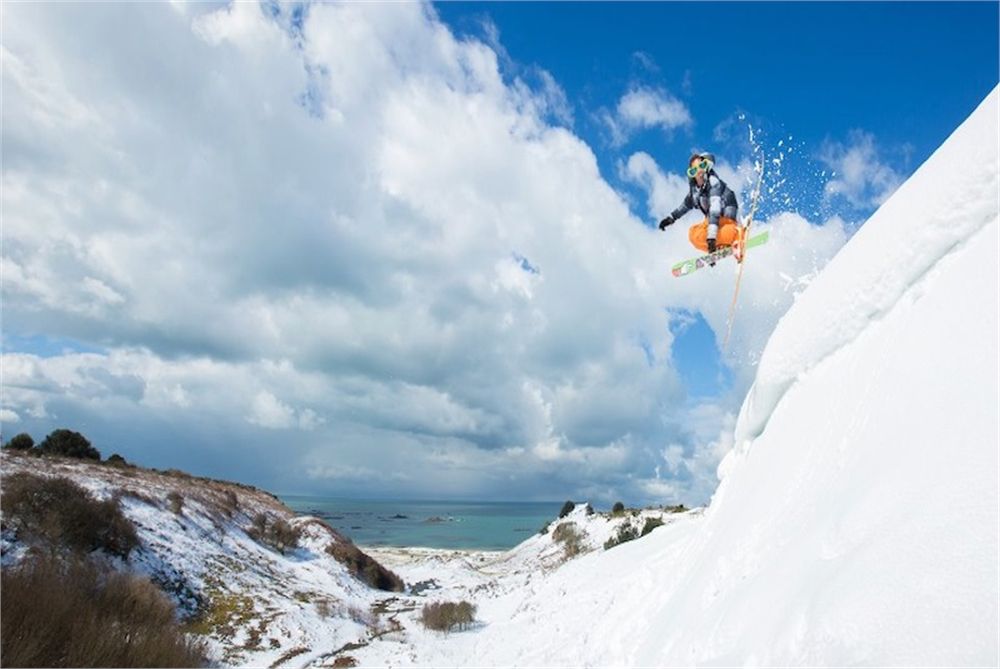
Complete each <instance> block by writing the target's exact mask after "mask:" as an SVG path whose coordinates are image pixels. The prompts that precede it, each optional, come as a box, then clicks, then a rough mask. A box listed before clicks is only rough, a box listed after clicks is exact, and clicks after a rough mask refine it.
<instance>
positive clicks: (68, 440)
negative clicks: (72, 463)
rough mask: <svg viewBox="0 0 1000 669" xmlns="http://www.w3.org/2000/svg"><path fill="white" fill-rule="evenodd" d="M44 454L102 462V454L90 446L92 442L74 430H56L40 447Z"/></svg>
mask: <svg viewBox="0 0 1000 669" xmlns="http://www.w3.org/2000/svg"><path fill="white" fill-rule="evenodd" d="M38 448H39V449H40V450H41V451H42V452H43V453H47V454H51V455H64V456H66V457H68V458H83V459H85V460H100V459H101V453H100V451H98V450H97V449H96V448H94V447H93V446H91V445H90V442H89V441H88V440H87V438H86V437H84V436H83V435H82V434H80V433H79V432H73V431H72V430H55V431H53V432H52V433H51V434H49V436H47V437H45V439H44V440H43V441H42V443H40V444H39V445H38Z"/></svg>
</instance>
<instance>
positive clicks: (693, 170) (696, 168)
mask: <svg viewBox="0 0 1000 669" xmlns="http://www.w3.org/2000/svg"><path fill="white" fill-rule="evenodd" d="M707 171H708V161H707V160H703V161H701V162H700V163H698V164H697V165H692V166H691V167H689V168H688V176H689V177H691V178H692V179H694V178H695V177H696V176H698V172H707Z"/></svg>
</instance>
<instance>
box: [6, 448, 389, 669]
mask: <svg viewBox="0 0 1000 669" xmlns="http://www.w3.org/2000/svg"><path fill="white" fill-rule="evenodd" d="M2 457H3V460H2V462H3V476H4V482H5V485H6V483H7V482H8V481H9V480H10V479H9V478H8V477H10V476H12V475H15V474H17V473H19V472H28V473H32V474H39V475H43V476H60V477H65V478H68V479H70V480H72V481H74V482H75V483H77V484H79V485H81V486H82V487H84V488H86V489H87V490H88V491H90V492H91V493H92V494H93V495H94V497H96V498H98V499H108V498H110V497H111V496H119V498H120V500H121V505H122V509H123V511H124V512H125V515H126V516H127V517H128V518H129V519H130V520H131V521H132V522H133V523H134V524H135V525H136V529H137V530H138V534H139V538H140V541H141V543H140V547H139V548H138V549H136V550H135V551H133V552H132V554H131V555H130V556H129V566H128V568H129V569H131V570H134V571H136V572H138V573H141V574H146V575H148V576H149V577H151V578H152V579H153V581H154V582H155V583H157V584H158V585H160V586H161V588H162V589H164V590H165V591H166V592H167V593H169V594H170V595H171V596H172V598H173V599H174V601H175V602H176V603H177V604H178V607H179V612H180V613H181V614H182V615H183V616H184V617H185V618H191V617H194V616H197V617H198V622H197V623H195V626H194V629H195V630H196V631H197V632H198V633H200V634H202V635H204V636H205V638H206V639H207V640H208V641H209V650H210V652H211V654H212V659H213V660H214V661H217V662H220V663H222V664H223V665H225V666H233V665H235V666H242V665H248V666H270V665H272V664H275V663H281V662H283V661H289V660H291V659H292V658H295V662H297V663H299V664H301V663H308V662H319V661H323V660H324V659H325V658H327V657H332V656H334V655H335V654H336V652H335V651H337V650H338V649H339V648H342V647H343V646H345V645H346V644H348V643H356V642H359V641H364V640H365V639H367V638H369V637H370V635H371V632H372V629H373V628H374V627H375V626H376V625H377V624H380V622H381V621H377V620H376V617H375V616H374V615H373V613H372V610H373V607H376V606H377V605H378V603H379V602H381V601H384V600H387V599H389V598H390V597H391V595H392V594H393V593H389V592H382V591H379V590H375V589H372V588H370V587H369V586H368V585H366V584H364V583H362V582H360V581H359V580H358V579H357V578H355V577H354V576H352V575H351V574H350V573H349V570H348V568H347V567H346V566H344V565H343V564H341V563H340V562H338V561H337V560H336V559H334V557H333V555H331V554H330V553H329V552H327V548H328V547H329V546H331V545H332V544H335V545H343V544H344V543H345V539H344V538H343V537H341V536H339V535H337V534H336V533H335V532H333V531H332V530H330V529H329V528H328V527H327V526H326V525H324V524H322V523H319V522H317V521H316V520H315V519H311V518H296V517H295V516H294V514H293V513H292V512H291V511H289V510H288V509H287V508H285V507H284V506H283V505H281V504H280V503H279V502H278V500H277V499H276V498H274V497H272V496H270V495H269V494H268V493H265V492H263V491H260V490H257V489H254V488H250V487H248V486H241V485H238V484H232V483H225V482H218V481H208V480H205V479H197V478H194V477H190V476H188V475H186V474H183V473H182V472H156V471H151V470H143V469H135V468H128V467H113V466H110V465H106V464H98V463H95V462H92V461H90V462H88V461H81V460H73V459H65V458H60V459H53V458H48V457H46V458H42V457H34V456H30V455H22V454H21V453H18V452H16V451H9V450H7V449H5V450H4V451H3V453H2ZM261 515H265V516H267V517H268V518H269V519H270V520H271V521H272V522H274V521H278V520H283V521H285V522H288V523H289V524H290V525H292V526H294V527H297V528H298V529H299V530H300V531H301V539H300V540H299V543H298V547H297V548H295V549H293V550H288V551H286V553H285V554H282V553H281V552H280V551H278V550H275V549H274V548H270V547H268V546H267V545H265V544H264V543H263V542H259V541H255V540H254V539H253V538H251V536H249V534H248V532H247V530H248V528H252V526H253V524H254V519H255V518H257V517H258V516H261ZM4 521H5V522H4V527H5V531H4V534H3V563H4V565H5V566H6V565H8V564H11V563H14V562H16V561H18V560H19V559H21V558H22V557H23V555H24V553H25V549H26V546H25V545H24V544H23V543H22V542H20V541H18V540H17V537H16V536H15V533H14V532H11V531H8V525H9V521H10V518H7V517H5V518H4Z"/></svg>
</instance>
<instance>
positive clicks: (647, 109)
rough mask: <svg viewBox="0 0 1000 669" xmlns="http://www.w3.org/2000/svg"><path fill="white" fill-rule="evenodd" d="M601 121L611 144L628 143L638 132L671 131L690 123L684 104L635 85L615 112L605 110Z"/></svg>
mask: <svg viewBox="0 0 1000 669" xmlns="http://www.w3.org/2000/svg"><path fill="white" fill-rule="evenodd" d="M602 119H603V121H604V123H605V125H606V126H607V128H608V130H609V132H610V134H611V141H612V143H613V144H614V145H622V144H624V143H625V142H627V141H628V140H629V139H630V138H631V137H632V136H633V135H634V134H635V133H636V132H637V131H640V130H648V129H650V128H660V129H661V130H663V131H664V132H671V131H673V130H676V129H677V128H684V127H688V126H690V125H691V124H692V121H693V120H692V118H691V112H690V111H689V110H688V108H687V105H685V104H684V103H683V102H681V101H680V100H678V99H677V98H675V97H673V96H672V95H670V93H669V92H667V91H665V90H663V89H659V88H649V87H646V86H634V87H632V88H630V89H629V90H628V91H627V92H626V93H625V94H624V95H623V96H622V97H621V99H619V100H618V105H617V106H616V107H615V110H614V112H609V111H607V110H605V111H604V112H603V114H602Z"/></svg>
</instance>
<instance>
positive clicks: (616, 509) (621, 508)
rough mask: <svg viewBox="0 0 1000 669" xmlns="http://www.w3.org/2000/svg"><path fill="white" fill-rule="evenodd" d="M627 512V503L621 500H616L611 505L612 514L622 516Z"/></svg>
mask: <svg viewBox="0 0 1000 669" xmlns="http://www.w3.org/2000/svg"><path fill="white" fill-rule="evenodd" d="M623 513H625V505H624V504H622V503H621V502H615V505H614V506H612V507H611V515H612V516H620V515H622V514H623Z"/></svg>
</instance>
